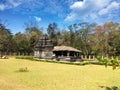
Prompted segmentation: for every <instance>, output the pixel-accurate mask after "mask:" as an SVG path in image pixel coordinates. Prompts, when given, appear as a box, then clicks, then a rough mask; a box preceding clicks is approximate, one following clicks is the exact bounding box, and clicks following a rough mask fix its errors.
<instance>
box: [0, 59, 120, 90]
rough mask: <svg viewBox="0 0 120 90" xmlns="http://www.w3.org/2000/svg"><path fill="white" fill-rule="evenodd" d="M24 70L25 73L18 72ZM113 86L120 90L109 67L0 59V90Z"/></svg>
mask: <svg viewBox="0 0 120 90" xmlns="http://www.w3.org/2000/svg"><path fill="white" fill-rule="evenodd" d="M25 67H27V70H28V71H27V72H19V69H20V68H25ZM114 86H116V87H118V88H120V70H112V67H110V66H108V67H107V68H105V67H104V66H102V65H84V66H78V65H67V64H59V63H49V62H37V61H30V60H22V59H14V58H9V59H0V90H105V89H106V88H112V87H114ZM106 90H107V89H106Z"/></svg>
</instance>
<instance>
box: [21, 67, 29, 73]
mask: <svg viewBox="0 0 120 90" xmlns="http://www.w3.org/2000/svg"><path fill="white" fill-rule="evenodd" d="M19 72H28V69H27V67H25V68H19Z"/></svg>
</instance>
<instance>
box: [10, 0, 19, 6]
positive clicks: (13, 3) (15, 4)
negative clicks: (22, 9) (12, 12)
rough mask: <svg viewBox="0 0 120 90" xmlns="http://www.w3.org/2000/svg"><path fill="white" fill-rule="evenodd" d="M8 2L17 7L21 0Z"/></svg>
mask: <svg viewBox="0 0 120 90" xmlns="http://www.w3.org/2000/svg"><path fill="white" fill-rule="evenodd" d="M8 2H9V3H10V4H11V5H12V6H13V7H17V6H19V5H20V4H21V2H16V1H15V0H8Z"/></svg>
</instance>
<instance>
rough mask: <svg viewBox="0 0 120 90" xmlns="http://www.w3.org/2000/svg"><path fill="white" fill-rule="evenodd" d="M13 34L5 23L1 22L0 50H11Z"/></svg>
mask: <svg viewBox="0 0 120 90" xmlns="http://www.w3.org/2000/svg"><path fill="white" fill-rule="evenodd" d="M11 38H12V34H11V32H10V30H9V29H7V28H6V27H5V26H4V25H3V24H1V23H0V51H4V52H9V51H10V48H11V47H10V46H11V45H10V44H11V42H10V41H11Z"/></svg>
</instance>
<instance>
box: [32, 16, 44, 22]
mask: <svg viewBox="0 0 120 90" xmlns="http://www.w3.org/2000/svg"><path fill="white" fill-rule="evenodd" d="M34 18H35V20H36V21H37V22H40V21H41V20H42V19H41V18H40V17H37V16H35V17H34Z"/></svg>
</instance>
